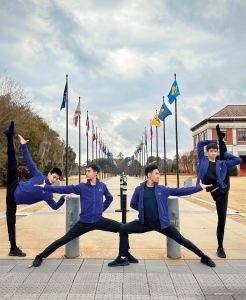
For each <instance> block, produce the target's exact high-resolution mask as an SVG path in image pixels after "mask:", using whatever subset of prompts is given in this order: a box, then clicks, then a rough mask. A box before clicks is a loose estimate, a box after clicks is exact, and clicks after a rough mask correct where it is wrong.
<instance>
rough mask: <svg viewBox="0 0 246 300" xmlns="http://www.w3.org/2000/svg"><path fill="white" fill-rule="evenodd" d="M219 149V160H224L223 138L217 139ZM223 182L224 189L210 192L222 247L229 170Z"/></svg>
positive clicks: (225, 149) (224, 146)
mask: <svg viewBox="0 0 246 300" xmlns="http://www.w3.org/2000/svg"><path fill="white" fill-rule="evenodd" d="M219 150H220V157H219V159H220V160H225V158H224V154H225V152H227V147H226V144H225V142H224V141H223V140H221V139H219ZM224 183H225V184H226V185H227V188H225V189H218V190H216V191H214V192H213V193H211V195H212V198H213V199H214V201H215V204H216V211H217V216H218V224H217V231H216V235H217V241H218V246H219V247H223V240H224V232H225V224H226V212H227V206H228V193H229V189H230V176H229V170H227V173H226V177H225V179H224Z"/></svg>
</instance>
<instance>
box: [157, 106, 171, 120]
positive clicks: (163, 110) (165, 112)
mask: <svg viewBox="0 0 246 300" xmlns="http://www.w3.org/2000/svg"><path fill="white" fill-rule="evenodd" d="M171 114H172V112H171V111H170V110H169V109H168V108H167V106H166V104H165V103H163V104H162V106H161V108H160V111H159V115H158V118H159V119H160V120H161V121H164V120H165V118H166V117H167V116H169V115H171Z"/></svg>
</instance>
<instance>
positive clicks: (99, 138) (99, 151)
mask: <svg viewBox="0 0 246 300" xmlns="http://www.w3.org/2000/svg"><path fill="white" fill-rule="evenodd" d="M100 145H101V140H100V132H99V150H98V163H99V166H100V151H101V146H100ZM100 173H101V172H100ZM100 173H99V179H101V177H100Z"/></svg>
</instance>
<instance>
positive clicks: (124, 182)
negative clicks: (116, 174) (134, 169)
mask: <svg viewBox="0 0 246 300" xmlns="http://www.w3.org/2000/svg"><path fill="white" fill-rule="evenodd" d="M124 179H125V180H124V181H123V190H122V223H123V224H126V211H127V210H126V206H127V180H126V177H125V178H124Z"/></svg>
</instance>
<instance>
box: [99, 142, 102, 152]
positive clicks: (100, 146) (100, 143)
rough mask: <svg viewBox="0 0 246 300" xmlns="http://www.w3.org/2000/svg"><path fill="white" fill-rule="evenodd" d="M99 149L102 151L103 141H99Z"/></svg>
mask: <svg viewBox="0 0 246 300" xmlns="http://www.w3.org/2000/svg"><path fill="white" fill-rule="evenodd" d="M99 148H100V150H101V149H102V141H99Z"/></svg>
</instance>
